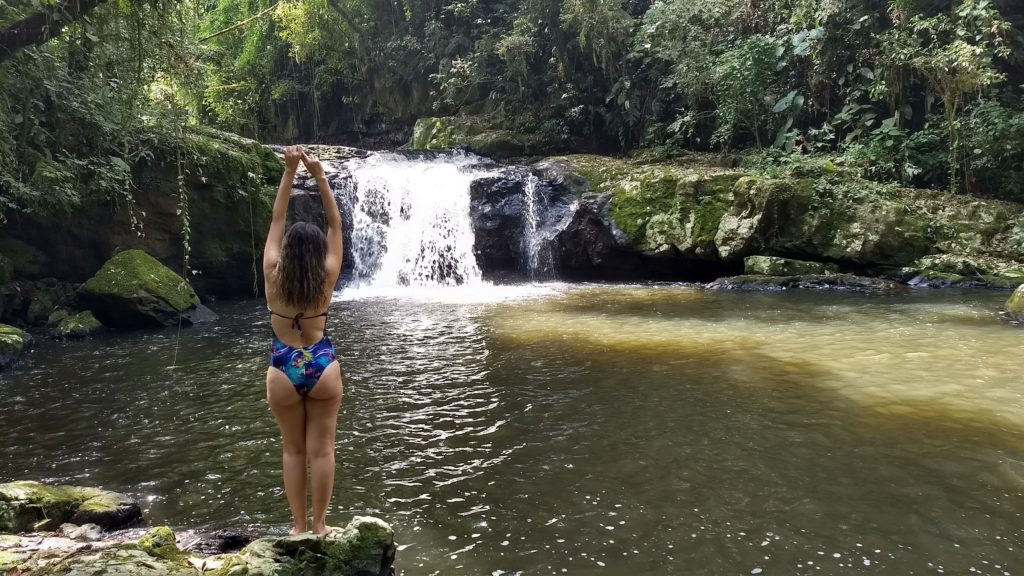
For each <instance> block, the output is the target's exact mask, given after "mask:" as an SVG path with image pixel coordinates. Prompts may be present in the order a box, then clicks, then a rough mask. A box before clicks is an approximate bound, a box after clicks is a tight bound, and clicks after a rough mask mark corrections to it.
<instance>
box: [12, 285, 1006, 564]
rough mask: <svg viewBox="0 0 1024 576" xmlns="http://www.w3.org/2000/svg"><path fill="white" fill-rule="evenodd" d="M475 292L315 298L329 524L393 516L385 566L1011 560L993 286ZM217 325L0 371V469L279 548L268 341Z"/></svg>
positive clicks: (265, 333) (252, 318)
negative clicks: (328, 342) (268, 539)
mask: <svg viewBox="0 0 1024 576" xmlns="http://www.w3.org/2000/svg"><path fill="white" fill-rule="evenodd" d="M475 290H476V292H474V293H473V294H469V293H467V292H465V291H463V292H461V293H459V294H457V295H456V294H454V293H450V292H449V293H444V294H441V297H438V295H437V294H426V293H422V294H417V296H418V297H416V298H400V299H399V298H395V297H394V296H397V295H394V294H393V295H386V296H387V297H380V296H376V297H375V296H373V295H367V294H348V295H343V296H342V297H341V298H339V299H338V301H337V302H336V303H335V304H334V305H333V306H332V311H331V313H332V319H331V329H332V335H333V337H334V339H335V341H336V342H337V344H338V348H339V352H340V356H341V358H342V362H343V368H344V373H345V388H346V396H345V401H344V403H343V410H342V414H341V419H340V431H341V432H340V434H339V445H338V465H339V474H338V479H337V483H338V484H337V487H336V492H335V494H336V496H335V500H334V508H333V510H332V514H333V515H334V517H335V518H337V519H338V520H336V521H340V520H342V519H344V517H346V516H349V515H351V514H355V513H360V514H362V513H372V514H376V515H379V516H382V517H383V518H385V519H387V520H388V521H390V522H391V523H392V524H393V525H394V526H395V527H396V530H397V531H398V537H399V541H400V544H401V545H402V551H401V552H400V553H399V562H398V566H399V571H400V573H402V574H408V575H426V574H467V575H468V574H497V573H503V574H515V573H517V572H520V571H521V572H523V573H524V574H562V573H568V574H615V575H619V574H666V573H667V574H680V573H685V574H708V575H711V574H715V575H717V574H749V573H765V574H811V573H820V574H842V573H878V574H938V573H947V574H954V573H957V574H959V573H969V572H971V570H972V569H973V572H971V573H981V574H1000V575H1002V574H1018V573H1020V571H1021V570H1022V569H1024V567H1022V566H1021V564H1022V561H1021V560H1019V558H1024V554H1021V551H1020V549H1021V546H1024V542H1022V539H1024V532H1022V530H1024V522H1022V519H1021V513H1022V512H1024V499H1022V492H1024V399H1022V396H1021V394H1022V392H1024V381H1022V376H1024V357H1022V355H1021V342H1022V340H1021V339H1022V338H1024V333H1022V332H1021V331H1020V330H1019V329H1014V328H1012V327H1010V326H1008V325H1007V324H1006V323H1005V322H1004V321H1003V320H1002V319H1001V318H999V316H998V313H997V311H998V308H999V304H1000V302H1001V301H1002V299H1003V297H1004V296H1003V295H1001V294H995V293H984V292H982V293H971V292H943V293H939V292H929V293H913V294H910V295H903V296H884V297H869V296H859V295H841V294H827V293H788V294H766V295H760V294H720V293H709V292H702V291H698V290H694V289H691V288H686V287H681V286H659V287H637V286H621V287H609V286H591V287H569V286H558V285H556V286H545V287H530V288H527V289H523V290H517V289H510V288H506V289H503V291H502V292H500V293H496V294H495V293H492V294H491V295H490V297H481V294H480V292H479V290H480V289H479V288H477V289H475ZM445 294H446V295H445ZM484 296H486V294H484ZM216 308H217V311H218V312H219V313H220V314H221V319H222V320H221V322H220V323H219V324H218V325H216V326H208V327H198V328H194V329H190V330H186V331H183V332H182V338H181V341H180V343H176V338H175V336H176V334H175V333H174V331H161V332H153V333H147V334H132V335H122V336H114V337H109V338H104V339H100V340H94V341H92V342H77V343H69V344H66V345H60V346H57V345H52V344H47V343H44V344H42V345H41V346H40V347H39V349H38V350H37V351H36V352H34V353H33V354H32V356H31V358H30V360H29V362H28V364H27V365H26V366H24V367H23V368H21V369H20V370H18V371H16V372H13V373H10V374H5V375H4V376H3V377H2V380H0V391H2V393H3V396H2V400H0V426H2V428H3V429H4V431H5V441H4V442H3V444H0V480H8V479H13V478H37V479H43V480H47V481H54V482H69V483H80V484H91V485H102V486H104V487H106V488H110V489H116V490H122V491H126V492H129V493H131V494H134V495H136V496H138V497H140V498H142V499H143V501H144V504H145V506H146V508H147V511H146V512H147V516H148V517H149V518H150V519H151V521H152V522H154V523H158V522H159V523H169V524H171V525H174V526H180V527H184V526H188V527H195V526H204V527H211V528H214V527H221V526H230V525H239V524H250V525H254V526H257V527H261V528H265V529H267V530H270V531H277V532H280V531H283V530H284V529H285V526H286V525H287V521H288V518H287V507H286V505H285V502H284V497H283V494H282V491H281V489H280V477H279V474H280V473H279V444H278V439H277V432H276V428H275V426H274V424H273V421H272V419H271V417H270V414H269V412H268V411H267V409H266V406H265V403H264V400H263V388H262V379H263V375H264V371H265V364H264V363H265V361H266V360H265V356H266V353H267V347H268V342H269V323H268V321H267V319H266V318H265V317H264V312H262V311H261V310H260V307H259V306H258V305H257V303H255V302H246V303H232V304H225V305H221V306H217V307H216ZM176 344H177V346H179V352H178V357H179V360H180V359H182V358H184V359H187V361H180V365H179V366H178V367H171V366H170V364H171V361H172V358H173V356H174V350H175V346H176ZM758 570H760V572H756V571H758Z"/></svg>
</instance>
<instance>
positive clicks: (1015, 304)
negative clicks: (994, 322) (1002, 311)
mask: <svg viewBox="0 0 1024 576" xmlns="http://www.w3.org/2000/svg"><path fill="white" fill-rule="evenodd" d="M1006 311H1007V312H1009V314H1010V317H1011V318H1013V319H1014V320H1015V321H1016V322H1020V323H1022V324H1024V284H1021V285H1020V287H1018V288H1017V290H1016V291H1014V293H1013V295H1012V296H1010V299H1009V300H1007V301H1006Z"/></svg>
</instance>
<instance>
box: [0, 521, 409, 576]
mask: <svg viewBox="0 0 1024 576" xmlns="http://www.w3.org/2000/svg"><path fill="white" fill-rule="evenodd" d="M27 540H28V539H27V538H17V537H7V539H5V540H0V573H2V572H7V571H14V572H15V573H19V574H24V573H30V574H33V573H34V574H58V575H66V576H100V575H107V576H109V575H112V574H120V575H124V576H136V575H143V576H174V575H185V574H190V575H193V576H195V575H196V574H207V575H210V576H228V575H235V574H244V575H249V576H278V575H280V576H286V575H287V576H294V575H299V574H308V575H325V576H326V575H332V576H388V575H390V574H392V573H393V569H392V564H393V563H394V559H395V552H396V547H395V540H394V532H393V531H392V529H391V527H390V526H388V525H387V524H386V523H384V522H383V521H381V520H378V519H376V518H371V517H359V516H357V517H356V518H354V519H353V520H352V521H351V522H350V523H349V524H348V526H346V527H345V528H344V529H338V530H335V531H333V532H331V533H330V534H327V535H324V536H314V535H302V536H291V537H283V538H262V539H260V540H257V541H255V542H253V543H251V544H249V545H248V546H246V547H245V548H244V549H242V550H241V551H239V552H237V553H234V554H222V555H219V556H212V557H209V558H203V557H201V556H197V555H194V554H191V553H189V552H187V551H184V550H182V549H180V548H179V547H178V545H177V543H176V541H175V537H174V533H173V532H171V530H170V529H168V528H165V527H160V528H154V529H153V530H150V531H149V532H148V533H146V534H145V535H144V536H142V538H140V539H139V540H138V541H123V542H118V541H107V542H97V543H90V544H77V543H75V542H73V541H70V540H69V541H66V543H63V544H62V543H60V542H57V543H54V545H51V546H47V547H45V548H43V549H38V548H39V547H35V549H33V548H34V547H32V546H30V545H28V542H26V541H27Z"/></svg>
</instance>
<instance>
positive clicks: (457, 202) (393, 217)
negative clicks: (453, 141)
mask: <svg viewBox="0 0 1024 576" xmlns="http://www.w3.org/2000/svg"><path fill="white" fill-rule="evenodd" d="M347 171H348V173H349V174H350V180H349V181H348V185H349V186H351V187H352V194H351V196H350V198H352V200H353V201H352V216H353V227H352V244H353V246H352V248H353V260H354V262H353V264H354V276H353V284H354V285H355V286H356V287H365V288H370V289H374V290H388V289H392V288H398V287H436V286H455V285H473V284H480V283H482V280H481V277H480V269H479V267H477V264H476V258H475V256H474V255H473V240H474V238H473V226H472V221H471V219H470V205H469V204H470V195H469V185H470V183H471V182H472V181H473V180H475V179H477V178H480V177H482V176H486V175H488V174H489V173H490V170H489V169H487V168H483V167H481V159H480V158H478V157H476V156H473V155H471V154H464V153H458V152H456V153H452V154H450V155H446V156H444V157H443V158H441V159H429V160H426V159H413V158H405V157H403V156H400V155H397V154H385V153H381V154H372V155H370V156H369V157H367V158H364V159H357V160H351V161H349V162H348V164H347Z"/></svg>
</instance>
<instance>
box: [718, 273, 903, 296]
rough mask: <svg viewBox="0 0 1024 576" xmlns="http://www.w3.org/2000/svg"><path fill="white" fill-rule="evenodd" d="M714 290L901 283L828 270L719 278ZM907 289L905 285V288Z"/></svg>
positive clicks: (868, 287)
mask: <svg viewBox="0 0 1024 576" xmlns="http://www.w3.org/2000/svg"><path fill="white" fill-rule="evenodd" d="M708 288H709V289H711V290H742V291H753V292H774V291H780V290H790V289H793V288H803V289H831V290H849V291H854V292H894V291H899V290H900V289H901V286H900V285H899V284H897V283H895V282H892V281H889V280H883V279H880V278H866V277H864V276H854V275H852V274H828V275H817V276H816V275H808V276H760V275H756V276H733V277H729V278H719V279H718V280H715V281H714V282H712V283H710V284H708ZM903 289H904V290H905V288H903Z"/></svg>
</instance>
